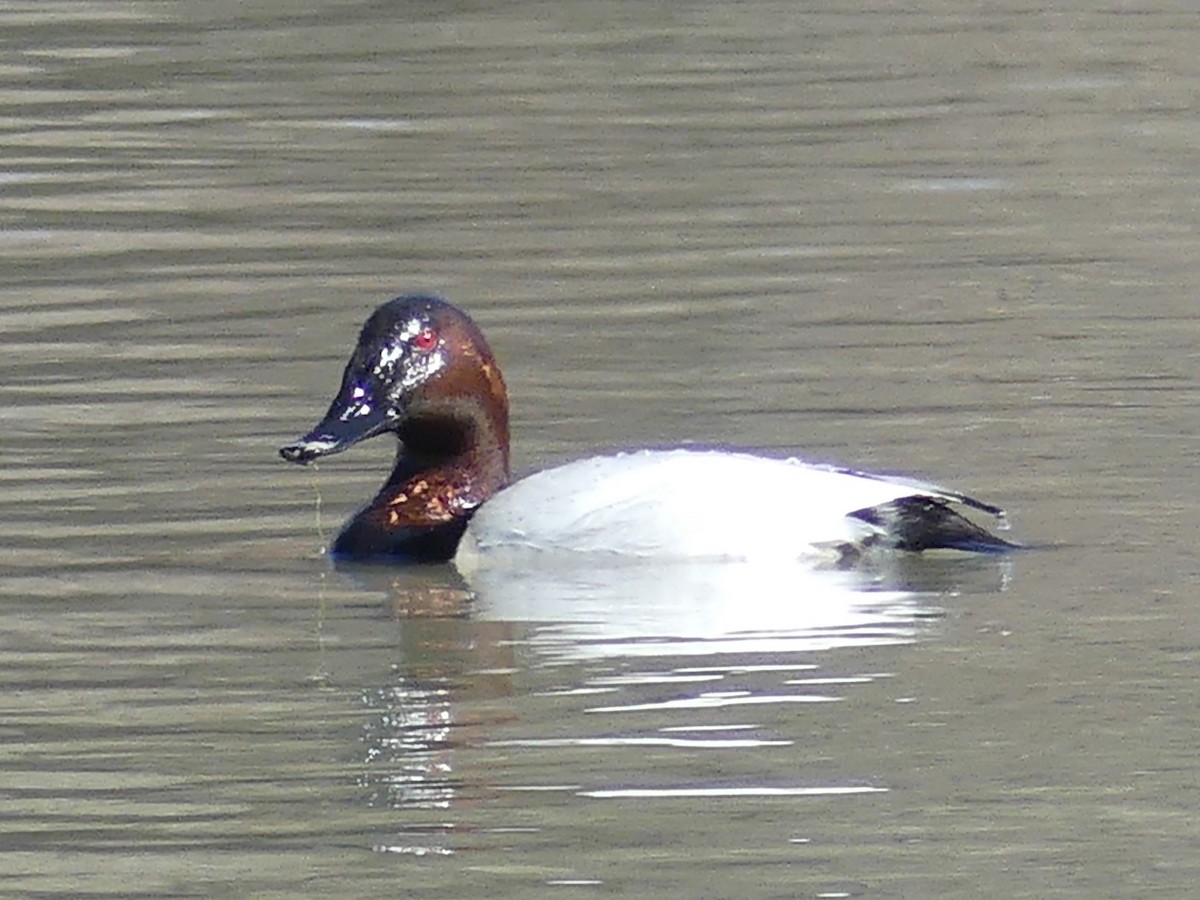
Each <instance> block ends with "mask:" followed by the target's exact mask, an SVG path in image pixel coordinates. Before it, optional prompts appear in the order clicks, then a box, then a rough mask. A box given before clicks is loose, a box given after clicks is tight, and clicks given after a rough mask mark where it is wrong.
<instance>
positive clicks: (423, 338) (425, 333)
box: [412, 328, 438, 353]
mask: <svg viewBox="0 0 1200 900" xmlns="http://www.w3.org/2000/svg"><path fill="white" fill-rule="evenodd" d="M437 342H438V333H437V332H436V331H434V330H433V329H432V328H422V329H421V330H420V331H418V332H417V333H416V334H414V335H413V339H412V345H413V346H414V347H416V348H417V349H418V350H420V351H421V352H422V353H426V352H428V351H430V350H432V349H433V348H434V347H436V346H437Z"/></svg>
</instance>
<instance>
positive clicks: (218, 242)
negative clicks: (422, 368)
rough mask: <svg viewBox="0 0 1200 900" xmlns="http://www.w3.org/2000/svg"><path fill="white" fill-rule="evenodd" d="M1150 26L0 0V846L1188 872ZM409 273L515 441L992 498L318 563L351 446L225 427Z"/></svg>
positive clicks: (669, 870) (212, 855)
mask: <svg viewBox="0 0 1200 900" xmlns="http://www.w3.org/2000/svg"><path fill="white" fill-rule="evenodd" d="M1194 26H1195V20H1194V15H1193V14H1192V13H1190V12H1185V11H1182V8H1181V7H1177V6H1175V5H1169V4H1161V5H1155V4H1151V3H1138V4H1132V5H1130V4H1125V5H1123V6H1114V7H1111V8H1109V9H1107V10H1106V11H1097V12H1094V13H1088V12H1079V11H1075V10H1071V11H1068V10H1065V9H1064V10H1062V11H1055V9H1053V8H1046V9H1041V10H1040V11H1033V10H1030V9H1029V8H1028V7H1027V6H1023V5H1019V4H1013V3H1009V2H1001V3H997V4H990V5H979V4H975V5H971V4H968V5H966V6H964V5H962V4H944V3H940V2H929V3H924V4H918V5H917V6H910V7H906V8H903V9H902V8H900V7H894V6H888V7H878V8H872V9H870V10H867V9H865V8H858V7H854V8H851V7H846V8H844V9H839V8H835V7H830V6H828V5H825V6H820V5H817V6H813V5H811V4H810V5H805V4H796V3H772V2H757V0H750V2H744V3H709V2H703V0H700V2H686V3H675V4H629V3H613V2H604V0H602V2H596V3H588V4H582V3H580V4H549V3H513V4H507V5H496V4H472V3H465V4H457V5H452V6H438V5H433V6H428V5H425V6H421V5H413V4H407V5H399V6H395V5H389V4H379V3H366V2H338V3H326V4H319V5H316V4H314V5H304V4H300V3H294V2H284V3H270V4H267V3H228V2H217V3H199V2H194V0H181V2H172V3H162V2H131V3H119V4H117V3H109V2H86V0H84V2H69V3H68V2H60V3H54V2H50V3H37V4H30V3H0V45H2V46H3V48H4V51H5V52H4V53H3V56H2V57H0V229H2V230H0V260H2V268H0V374H2V377H0V427H2V428H3V441H2V442H0V459H2V460H3V466H2V467H0V532H2V535H3V539H2V540H0V679H2V683H3V685H4V690H3V692H2V693H0V710H2V713H0V735H2V738H3V741H2V743H0V790H2V791H3V796H4V804H3V810H4V812H3V814H2V815H0V892H3V893H6V894H10V895H13V896H17V895H25V896H40V897H53V896H63V897H65V896H94V897H100V896H118V895H119V896H145V897H192V896H231V897H232V896H237V897H243V896H255V897H295V896H330V897H365V896H385V895H396V894H398V893H402V894H403V895H405V896H413V897H431V898H436V897H447V898H450V897H455V898H458V897H480V898H483V897H486V898H496V897H528V896H534V895H537V896H542V895H553V894H555V893H559V894H562V895H564V896H565V895H568V894H569V895H571V896H582V895H593V894H595V895H599V894H605V895H612V894H616V895H625V896H656V897H659V896H661V897H685V898H697V897H750V898H758V897H762V898H767V897H839V896H853V897H925V896H973V897H1038V898H1042V897H1081V898H1082V897H1087V898H1091V897H1128V896H1163V897H1167V896H1179V897H1186V896H1192V895H1193V893H1194V890H1195V884H1196V883H1197V881H1198V880H1200V863H1198V862H1197V859H1200V857H1198V856H1197V853H1196V848H1197V846H1198V845H1200V826H1198V825H1197V823H1198V822H1200V791H1198V789H1197V783H1198V781H1200V778H1198V775H1200V772H1198V768H1200V766H1198V763H1197V756H1196V750H1195V748H1196V747H1197V746H1198V745H1200V719H1198V718H1197V715H1196V683H1197V676H1198V675H1200V637H1198V636H1200V606H1198V603H1197V599H1198V598H1197V597H1196V593H1197V591H1196V586H1197V584H1198V579H1200V565H1198V564H1197V563H1196V560H1195V550H1194V547H1193V537H1194V535H1195V534H1196V533H1197V530H1198V525H1200V504H1198V503H1197V501H1196V497H1195V483H1196V477H1195V474H1196V472H1195V470H1196V460H1197V454H1196V451H1195V449H1194V440H1195V438H1194V436H1195V434H1196V432H1197V430H1198V426H1200V414H1198V413H1197V411H1196V410H1197V405H1198V404H1197V401H1198V400H1200V397H1198V392H1197V381H1196V377H1197V376H1196V370H1197V359H1198V355H1200V354H1198V351H1197V347H1198V346H1200V340H1198V338H1200V328H1198V324H1200V316H1198V314H1197V306H1196V298H1195V284H1196V281H1197V278H1196V276H1197V272H1196V267H1197V264H1196V260H1197V259H1200V247H1198V246H1197V243H1198V238H1197V235H1200V188H1198V182H1197V180H1196V177H1195V172H1196V164H1197V158H1196V147H1197V146H1200V124H1198V122H1200V120H1198V119H1197V118H1196V116H1195V110H1194V107H1195V84H1196V77H1197V62H1196V60H1197V55H1196V52H1195V46H1194V45H1195V27H1194ZM415 290H422V291H436V292H439V293H443V294H445V295H447V296H448V297H450V298H451V299H453V300H456V301H457V302H459V303H460V304H461V305H463V306H465V307H466V308H467V309H469V310H470V312H471V313H472V314H473V315H474V316H475V318H476V319H477V320H478V321H479V323H480V324H481V325H482V327H483V328H484V329H485V330H486V332H487V333H488V335H489V337H490V339H491V342H492V345H493V348H494V349H495V351H496V353H497V355H498V357H499V358H500V360H501V361H502V364H503V366H504V370H505V374H506V377H507V380H508V383H509V388H510V391H511V393H512V395H513V415H514V434H515V445H514V458H515V461H516V465H517V467H518V469H520V470H521V471H528V470H531V469H534V468H537V467H539V466H542V465H547V464H551V463H554V462H559V461H563V460H566V459H570V458H574V457H577V456H580V455H583V454H585V453H588V452H591V451H593V450H595V449H612V448H629V447H640V446H669V445H675V444H681V443H689V444H702V445H717V446H730V447H744V448H751V449H755V450H761V451H765V452H776V453H780V454H789V453H800V454H802V455H804V456H806V457H809V458H812V459H814V460H818V461H832V462H841V463H846V464H850V465H855V466H860V467H868V468H874V469H881V470H890V471H905V472H910V473H912V474H915V475H923V476H927V477H935V478H937V479H938V480H939V481H942V482H944V483H947V484H949V485H952V486H955V487H960V488H963V489H967V490H970V491H971V492H973V493H975V494H977V495H979V496H981V497H983V498H985V499H988V500H990V501H994V502H997V503H1000V504H1003V505H1005V506H1006V507H1007V508H1008V509H1009V512H1010V514H1011V515H1012V517H1013V519H1014V521H1015V523H1016V529H1015V532H1014V534H1015V535H1016V536H1017V537H1018V538H1021V539H1024V540H1027V541H1030V542H1033V543H1036V544H1038V545H1040V548H1039V549H1038V550H1036V551H1033V552H1030V553H1026V554H1022V555H1019V556H1018V557H1016V558H1014V559H1013V560H1011V561H1010V562H1009V563H1007V564H1003V565H997V564H995V563H992V562H986V561H983V562H980V561H976V562H969V561H945V560H940V561H939V560H933V561H924V562H922V561H908V562H905V563H903V564H902V565H900V566H899V567H898V568H897V569H896V570H894V571H887V572H882V573H873V574H872V575H871V576H870V578H869V580H868V581H867V582H866V583H857V584H855V585H853V586H847V585H846V584H842V583H836V582H828V581H825V580H821V579H818V580H817V581H813V582H812V583H810V582H808V581H807V580H799V581H796V580H790V579H776V580H774V581H754V580H745V581H742V580H739V579H738V578H737V577H736V576H729V575H728V573H726V574H725V575H722V576H717V575H713V576H712V579H719V578H724V579H725V580H724V581H722V582H721V583H720V586H721V589H722V593H720V594H719V595H717V594H713V593H707V592H706V591H708V588H709V587H711V585H713V584H716V583H717V581H715V580H710V578H709V576H707V575H705V576H696V574H695V573H680V574H679V575H678V576H677V575H676V574H675V573H671V572H659V573H656V574H655V576H654V578H653V579H649V581H650V582H653V583H649V582H647V583H645V584H643V583H640V582H638V580H637V579H635V578H631V579H630V580H629V581H627V582H626V581H621V580H617V581H615V582H614V581H613V579H612V576H611V575H609V576H598V575H595V574H594V573H588V572H557V573H554V576H553V577H552V578H550V577H544V578H542V577H531V578H530V581H529V582H528V583H525V582H510V583H506V584H505V585H500V586H497V587H496V588H495V590H494V591H492V592H487V594H486V596H484V595H481V596H479V597H477V598H475V599H474V600H472V599H471V598H470V597H469V595H468V594H467V593H466V592H465V591H464V588H463V585H462V583H461V582H460V581H459V580H458V579H457V576H456V575H455V573H454V572H453V570H451V569H449V568H440V567H433V568H425V569H420V570H415V571H414V570H392V571H389V570H380V569H373V570H372V569H365V570H363V569H359V570H353V569H351V570H341V571H339V570H335V569H333V568H332V567H331V566H330V565H329V564H328V563H327V561H326V560H325V558H324V557H322V556H321V553H320V550H321V547H322V546H323V544H324V542H325V541H326V540H327V538H328V536H329V535H330V534H331V532H332V531H333V530H334V529H336V528H337V526H338V525H339V523H340V522H341V521H342V520H343V519H344V518H345V516H347V515H348V514H349V513H350V512H352V511H353V509H354V508H355V505H356V504H357V503H359V502H361V501H362V500H363V499H365V498H366V497H367V496H368V495H369V494H370V493H371V492H372V491H373V490H374V489H375V487H376V486H377V484H378V482H379V481H380V480H381V479H382V477H383V473H384V471H385V469H386V467H387V465H388V464H389V460H390V455H391V452H392V448H391V447H390V446H389V445H388V443H387V441H384V440H380V441H376V442H373V443H372V444H368V445H365V446H363V447H361V448H358V449H356V450H355V451H354V452H353V453H351V454H348V455H346V456H343V457H338V458H336V459H333V460H330V461H329V462H328V463H326V464H323V465H322V466H321V467H320V468H319V469H318V470H316V471H315V472H314V471H304V470H299V469H295V468H294V467H290V466H286V465H285V464H284V463H282V462H281V461H279V460H278V458H277V456H276V448H277V447H278V446H279V445H280V444H282V443H284V442H285V441H287V440H289V439H291V438H293V437H295V436H296V435H298V434H300V433H302V432H303V431H304V430H306V429H307V428H308V427H309V426H310V425H311V424H312V423H313V422H314V421H315V420H316V418H317V417H318V416H319V414H320V413H321V412H322V411H323V410H324V408H325V404H326V403H327V402H328V399H329V397H330V395H331V394H332V392H333V390H334V388H335V387H336V382H337V379H338V377H339V375H340V371H341V366H342V364H343V362H344V359H345V357H346V355H347V354H348V352H349V349H350V343H351V341H352V339H353V337H354V335H355V333H356V329H357V328H358V325H359V323H360V322H361V321H362V319H363V318H364V317H365V316H366V314H367V313H368V312H369V311H370V310H371V309H372V308H373V307H374V306H375V304H377V303H378V302H380V301H382V300H384V299H386V298H387V297H389V296H391V295H393V294H395V293H398V292H400V291H415ZM376 445H377V446H376ZM768 503H770V498H768V497H745V496H740V495H739V494H738V492H737V487H736V485H731V486H722V487H721V490H720V491H719V492H717V493H715V494H714V504H713V515H714V516H721V517H725V518H727V519H728V520H729V523H730V528H737V527H738V522H739V521H741V519H742V517H745V516H753V515H755V512H756V510H757V509H760V508H761V505H762V504H768ZM689 579H690V580H689ZM818 582H819V583H818ZM713 596H720V597H723V598H725V599H724V601H723V602H706V600H705V598H709V599H711V598H712V597H713Z"/></svg>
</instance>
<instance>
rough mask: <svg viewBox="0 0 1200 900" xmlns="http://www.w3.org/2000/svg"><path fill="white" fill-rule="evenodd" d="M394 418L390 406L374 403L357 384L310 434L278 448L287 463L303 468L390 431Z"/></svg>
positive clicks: (347, 389) (345, 391) (342, 394)
mask: <svg viewBox="0 0 1200 900" xmlns="http://www.w3.org/2000/svg"><path fill="white" fill-rule="evenodd" d="M391 425H392V419H391V417H390V416H389V415H388V413H387V407H386V406H385V405H383V404H379V403H374V402H372V399H371V394H370V393H369V392H367V391H364V390H363V389H362V387H361V386H359V385H357V384H350V385H347V386H346V387H344V388H343V389H342V391H341V392H340V393H339V394H338V396H337V397H335V398H334V401H333V403H332V404H330V406H329V411H328V412H327V413H325V418H324V419H322V420H321V422H320V423H319V424H318V425H317V426H316V427H315V428H314V429H313V430H312V431H310V432H309V433H308V434H306V435H304V437H302V438H300V439H299V440H296V441H293V442H292V443H290V444H287V445H286V446H283V447H280V448H279V455H280V456H282V457H283V458H284V459H286V460H287V461H288V462H294V463H299V464H301V465H303V464H305V463H310V462H312V461H313V460H314V459H318V458H319V457H322V456H332V455H333V454H334V453H341V452H342V451H343V450H345V449H347V448H349V447H353V446H354V445H355V444H357V443H358V442H359V441H365V440H366V439H367V438H372V437H375V435H377V434H381V433H383V432H384V431H387V430H388V429H389V428H390V427H391Z"/></svg>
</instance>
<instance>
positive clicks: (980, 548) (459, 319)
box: [279, 295, 1020, 568]
mask: <svg viewBox="0 0 1200 900" xmlns="http://www.w3.org/2000/svg"><path fill="white" fill-rule="evenodd" d="M388 432H390V433H391V434H393V435H394V436H395V437H396V439H397V441H398V445H397V453H396V459H395V464H394V466H393V468H392V472H391V474H390V476H389V477H388V478H387V480H386V481H385V482H384V484H383V486H382V487H381V488H380V489H379V491H378V492H377V493H376V494H375V496H374V498H373V499H371V500H370V502H368V503H367V504H366V505H365V506H364V507H363V508H362V509H361V510H359V511H358V513H356V514H355V515H354V516H353V517H352V518H351V519H350V520H349V521H348V522H347V523H346V524H345V526H344V527H343V528H342V530H341V531H340V533H339V534H338V535H337V537H336V539H335V540H334V542H333V544H332V546H331V547H330V553H331V555H332V556H333V557H334V558H335V559H336V560H349V561H384V562H388V563H428V562H447V561H451V560H453V561H455V562H456V563H457V564H459V565H460V566H470V567H471V568H477V567H478V565H479V563H480V560H486V559H488V558H506V559H510V560H511V559H512V558H514V557H523V556H528V555H530V554H532V555H533V556H535V557H537V558H539V559H548V558H558V559H563V558H565V559H583V558H588V559H596V558H602V559H612V560H622V561H638V560H642V561H652V562H653V561H668V560H670V561H681V560H695V559H712V560H740V561H754V560H769V561H776V562H778V561H788V562H793V561H808V562H812V563H814V564H816V565H823V566H834V567H850V566H854V565H855V564H857V563H858V562H860V561H862V560H863V559H864V558H866V557H869V556H872V555H874V554H878V553H881V552H882V553H905V554H909V553H922V552H924V551H929V550H953V551H965V552H969V553H984V554H995V553H1007V552H1009V551H1011V550H1014V549H1016V548H1018V547H1019V546H1020V545H1018V544H1016V543H1013V542H1010V541H1008V540H1006V539H1004V538H1002V537H1000V536H999V535H997V534H996V533H995V532H994V531H992V530H989V529H988V528H986V527H984V526H983V525H980V524H978V523H977V522H976V521H974V519H973V518H971V517H969V516H968V515H967V514H965V513H967V511H970V512H971V513H973V514H976V518H978V517H981V516H982V517H990V518H991V519H994V520H996V522H997V523H998V525H997V526H996V528H997V530H1003V529H1004V528H1006V527H1007V523H1006V520H1005V513H1004V510H1003V509H1001V508H1000V507H997V506H993V505H991V504H989V503H985V502H983V501H980V500H976V499H974V498H972V497H969V496H967V495H965V494H961V493H958V492H956V491H951V490H947V489H945V488H942V487H939V486H937V485H934V484H929V483H925V482H921V481H915V480H912V479H908V478H901V477H896V476H891V475H881V474H874V473H870V472H860V471H856V470H854V469H848V468H840V467H837V466H831V465H825V464H818V463H811V462H804V461H802V460H800V459H795V458H789V459H776V458H769V457H765V456H759V455H755V454H752V453H744V452H732V451H726V450H715V449H711V450H705V449H668V450H637V451H633V452H625V453H617V454H611V455H604V456H595V457H590V458H585V459H581V460H577V461H574V462H570V463H566V464H564V465H560V466H557V467H554V468H549V469H545V470H543V471H540V472H536V473H534V474H532V475H529V476H527V477H525V478H523V479H520V480H516V481H514V480H513V478H512V470H511V466H510V436H509V417H508V391H507V388H506V386H505V382H504V377H503V375H502V373H501V371H500V366H499V364H498V363H497V362H496V358H495V356H494V354H493V353H492V350H491V348H490V346H489V345H488V342H487V340H486V338H485V337H484V335H483V332H482V331H481V330H480V328H479V326H478V325H476V323H475V322H474V321H473V320H472V319H471V317H470V316H469V315H467V313H466V312H464V311H463V310H462V309H460V308H459V307H457V306H455V305H453V304H451V303H449V302H448V301H446V300H444V299H442V298H440V297H436V296H431V295H405V296H400V297H397V298H395V299H393V300H389V301H388V302H386V303H384V304H383V305H381V306H379V307H378V308H377V309H376V310H375V311H374V312H373V313H372V314H371V315H370V316H369V317H368V318H367V320H366V322H365V324H364V325H363V327H362V330H361V332H360V334H359V337H358V341H357V344H356V345H355V347H354V350H353V352H352V353H351V355H350V359H349V361H348V362H347V364H346V367H345V370H344V372H343V374H342V381H341V385H340V387H339V388H338V391H337V394H336V395H335V396H334V398H333V400H332V402H331V403H330V405H329V408H328V410H327V411H326V413H325V415H324V417H323V418H322V419H321V420H320V421H319V422H318V423H317V425H316V426H315V427H313V428H312V430H310V431H309V432H308V433H307V434H305V435H304V436H303V437H301V438H299V439H297V440H295V441H293V442H291V443H289V444H287V445H285V446H283V447H281V448H280V449H279V454H280V456H282V457H283V459H285V460H287V461H288V462H292V463H297V464H308V463H312V462H314V461H315V460H318V459H321V458H323V457H326V456H332V455H333V454H336V453H341V452H342V451H344V450H346V449H348V448H350V447H352V446H354V445H355V444H358V443H360V442H362V441H365V440H367V439H369V438H372V437H376V436H378V435H381V434H384V433H388Z"/></svg>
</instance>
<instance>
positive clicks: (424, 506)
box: [333, 408, 509, 561]
mask: <svg viewBox="0 0 1200 900" xmlns="http://www.w3.org/2000/svg"><path fill="white" fill-rule="evenodd" d="M397 435H398V437H399V438H400V447H399V450H398V451H397V453H396V464H395V467H394V468H393V469H392V474H391V476H389V478H388V480H387V481H386V482H385V483H384V485H383V487H382V488H380V490H379V493H378V494H376V495H375V499H374V500H372V501H371V502H370V503H369V504H367V506H366V508H364V509H363V510H362V511H361V512H359V514H358V515H356V516H355V517H354V518H353V519H351V520H350V522H349V523H348V524H347V525H346V527H345V529H343V531H342V533H341V534H340V535H338V538H337V540H336V541H335V543H334V546H333V552H334V554H335V555H337V556H342V557H349V558H370V557H382V556H387V557H400V558H406V559H411V560H417V561H438V560H446V559H450V558H451V557H453V556H454V553H455V552H456V550H457V549H458V540H459V538H460V537H462V533H463V531H464V530H466V527H467V522H468V521H470V518H471V515H472V514H473V513H474V512H475V510H476V509H477V508H478V507H479V505H480V504H481V503H483V502H484V501H485V500H487V499H488V498H489V497H491V496H492V495H493V494H495V493H496V492H497V491H498V490H500V489H501V488H502V487H504V486H505V485H506V484H508V480H509V468H508V421H507V416H506V415H504V414H503V413H501V414H500V415H499V416H498V417H489V416H487V415H485V414H484V413H483V411H482V410H475V411H474V414H470V415H466V414H464V413H463V411H462V410H456V409H453V408H443V409H439V410H436V411H429V412H423V413H421V414H410V415H409V417H408V418H407V420H406V421H405V423H404V424H403V425H402V426H401V427H400V428H399V429H398V430H397Z"/></svg>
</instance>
